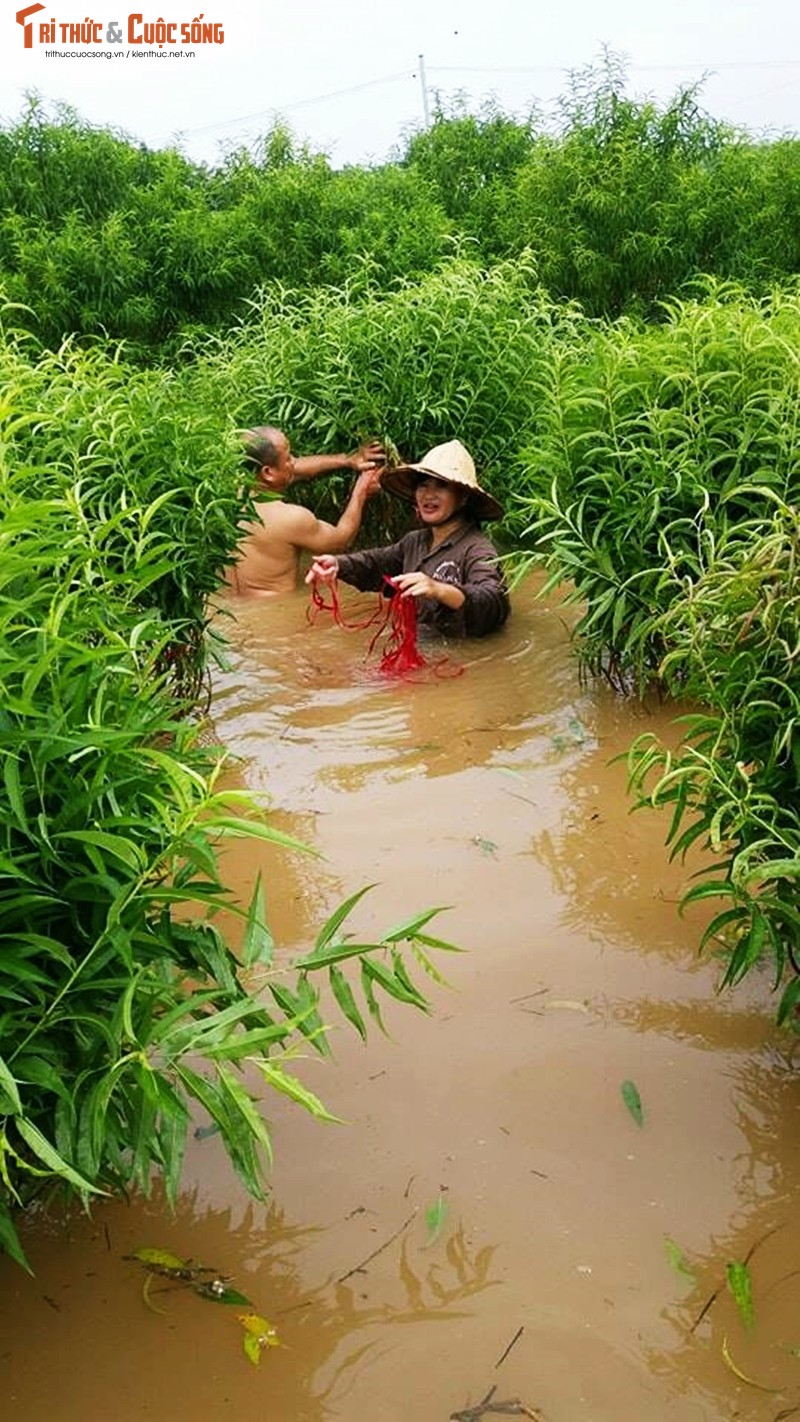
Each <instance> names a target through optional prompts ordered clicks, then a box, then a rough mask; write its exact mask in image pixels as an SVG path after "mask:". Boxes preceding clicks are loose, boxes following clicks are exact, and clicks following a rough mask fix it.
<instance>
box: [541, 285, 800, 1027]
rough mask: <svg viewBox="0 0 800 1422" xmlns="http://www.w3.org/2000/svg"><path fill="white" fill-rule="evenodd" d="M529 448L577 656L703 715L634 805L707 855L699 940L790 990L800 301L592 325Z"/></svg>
mask: <svg viewBox="0 0 800 1422" xmlns="http://www.w3.org/2000/svg"><path fill="white" fill-rule="evenodd" d="M562 356H563V359H562V360H561V362H560V364H559V366H558V368H557V369H556V368H555V367H554V368H553V372H552V373H553V382H552V385H551V388H550V391H549V398H548V399H547V401H546V405H547V410H548V415H547V418H546V422H544V423H540V426H539V430H538V432H537V436H536V442H535V444H532V445H531V448H530V450H529V468H530V471H531V477H532V478H535V477H536V472H537V470H538V471H539V476H540V479H541V480H542V481H543V480H544V478H545V477H546V475H547V474H549V475H550V476H552V483H551V486H550V489H549V492H547V493H538V494H532V495H531V496H530V499H529V510H530V513H531V516H532V518H533V519H534V520H535V524H534V526H533V527H532V529H531V532H532V534H534V535H535V536H536V537H537V538H538V549H539V552H538V553H537V555H536V556H537V557H538V556H541V555H543V556H544V557H545V559H546V561H547V562H548V563H549V566H550V569H551V580H550V581H551V584H555V583H559V582H561V581H562V580H563V579H565V578H566V579H569V580H570V582H571V586H572V597H573V598H574V599H575V600H577V601H579V602H580V604H581V606H582V609H583V610H582V614H581V616H580V618H579V620H578V623H577V626H576V636H577V639H578V651H579V656H580V658H581V660H582V662H583V665H584V666H585V667H586V668H587V669H588V670H590V671H592V672H593V673H603V674H605V675H606V676H608V677H609V679H610V680H611V681H612V683H613V684H614V685H615V686H617V687H618V688H619V689H621V690H633V691H636V692H639V693H641V692H643V691H644V690H645V689H646V688H647V687H648V685H650V684H652V683H653V682H658V684H659V685H660V687H661V689H662V691H667V692H669V693H670V694H671V695H672V696H673V697H674V698H675V699H681V698H683V699H685V700H688V701H689V702H692V703H694V704H699V705H701V706H703V707H704V708H705V710H704V712H703V714H701V715H698V716H697V717H694V718H690V719H689V720H688V723H687V730H686V740H685V744H684V746H683V748H682V749H681V750H680V751H679V752H674V753H670V752H668V751H666V750H665V749H663V748H661V747H659V746H657V745H654V744H652V743H651V742H650V740H649V739H648V738H645V739H644V740H643V741H642V742H640V743H637V745H636V746H635V747H633V748H632V750H631V755H630V768H631V778H632V783H633V785H634V786H635V787H636V789H637V791H638V793H639V795H640V797H641V799H642V801H643V802H647V801H652V802H653V803H668V804H671V805H672V806H673V809H674V814H673V820H672V826H671V830H670V842H671V844H672V846H673V850H674V852H675V853H677V854H685V853H686V851H687V850H688V849H689V848H690V847H691V846H693V845H695V844H697V843H700V844H702V845H704V846H705V847H707V848H710V849H711V851H712V852H713V854H714V856H715V862H714V863H713V864H711V866H710V867H709V868H706V869H704V870H703V871H702V873H701V875H700V879H699V882H698V883H697V884H696V885H695V886H694V887H693V888H692V889H691V890H690V891H689V892H688V894H687V896H686V900H687V902H690V901H692V900H695V899H699V898H715V897H721V898H723V900H724V901H725V907H724V908H723V910H722V911H721V913H720V914H718V915H717V916H716V917H715V918H714V919H713V920H712V922H711V924H710V926H709V928H708V930H707V933H706V935H705V940H704V941H708V940H713V941H714V942H715V943H716V944H717V945H718V946H721V947H722V949H723V951H724V952H726V953H727V955H728V966H727V969H726V974H725V978H726V981H729V982H732V981H736V980H737V979H738V978H739V977H741V975H742V973H743V972H745V971H746V970H747V969H748V968H749V967H751V966H753V964H754V963H756V962H758V961H759V960H760V959H761V958H762V957H763V956H765V955H767V954H769V955H770V956H771V957H772V958H773V960H774V966H775V982H776V985H780V986H781V987H782V989H783V992H782V998H781V1006H780V1009H779V1013H780V1016H781V1019H782V1020H791V1022H792V1025H794V1023H795V1018H794V1017H793V1016H792V1017H791V1018H790V1013H791V1010H792V1009H793V1008H794V1005H795V1003H796V1001H797V999H798V997H799V996H800V978H798V976H797V974H798V973H800V905H798V894H797V889H798V879H800V729H799V728H800V721H799V720H798V711H800V698H799V697H798V658H799V657H800V586H799V579H798V528H799V526H800V525H799V515H798V505H800V423H799V419H800V417H799V416H798V411H799V410H800V296H798V294H797V293H796V292H793V293H790V292H788V291H787V292H784V293H782V294H779V293H775V294H774V295H773V296H772V297H771V298H769V299H765V300H764V301H762V302H758V301H756V300H754V299H753V298H749V297H747V296H745V295H744V293H742V292H741V291H739V290H737V289H732V288H723V289H721V290H716V291H713V290H712V291H709V292H708V293H706V295H705V297H704V299H702V300H696V301H687V302H683V303H681V302H678V301H675V302H673V303H671V305H670V307H669V310H668V319H667V320H666V321H665V322H664V323H663V324H662V325H660V326H652V327H649V328H646V327H637V326H635V325H634V324H632V323H631V322H621V323H618V324H616V325H615V326H603V327H594V328H587V332H586V339H585V341H584V342H583V343H582V344H578V345H576V346H573V348H572V349H570V350H564V351H563V352H562Z"/></svg>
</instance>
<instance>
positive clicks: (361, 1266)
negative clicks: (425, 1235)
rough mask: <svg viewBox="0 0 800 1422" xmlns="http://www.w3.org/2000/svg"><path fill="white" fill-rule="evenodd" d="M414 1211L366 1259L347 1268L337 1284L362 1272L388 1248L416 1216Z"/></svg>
mask: <svg viewBox="0 0 800 1422" xmlns="http://www.w3.org/2000/svg"><path fill="white" fill-rule="evenodd" d="M416 1213H417V1212H416V1210H412V1212H411V1214H410V1215H409V1217H408V1219H407V1220H404V1221H403V1223H402V1224H401V1226H400V1228H399V1229H396V1230H395V1232H394V1234H392V1235H390V1236H389V1238H388V1239H386V1240H384V1242H383V1244H379V1245H378V1248H377V1249H373V1251H372V1253H371V1254H368V1255H367V1257H366V1259H362V1261H361V1263H360V1264H354V1265H353V1268H352V1269H348V1271H347V1273H346V1274H342V1275H341V1276H340V1278H338V1279H337V1280H336V1282H337V1284H343V1283H344V1282H345V1280H346V1279H352V1277H353V1275H354V1274H363V1272H364V1270H365V1269H366V1267H367V1265H368V1264H371V1263H372V1261H373V1259H377V1257H378V1255H379V1254H382V1253H383V1251H384V1249H388V1248H389V1245H390V1244H394V1242H395V1240H396V1239H399V1238H400V1235H401V1234H402V1233H403V1231H404V1230H407V1229H408V1226H409V1225H410V1224H411V1221H412V1220H413V1219H414V1218H415V1217H416Z"/></svg>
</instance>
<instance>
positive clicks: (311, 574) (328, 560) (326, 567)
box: [306, 553, 339, 587]
mask: <svg viewBox="0 0 800 1422" xmlns="http://www.w3.org/2000/svg"><path fill="white" fill-rule="evenodd" d="M338 576H339V559H338V558H336V557H335V556H334V554H333V553H320V554H319V556H318V557H316V558H315V559H314V560H313V562H312V564H311V567H310V568H309V570H308V572H307V573H306V582H307V583H308V584H309V586H311V587H313V585H314V583H335V582H336V579H337V578H338Z"/></svg>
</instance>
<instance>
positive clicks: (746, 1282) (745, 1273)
mask: <svg viewBox="0 0 800 1422" xmlns="http://www.w3.org/2000/svg"><path fill="white" fill-rule="evenodd" d="M725 1277H726V1279H727V1283H728V1288H729V1289H730V1292H731V1294H732V1296H733V1299H734V1302H735V1304H736V1307H737V1308H738V1310H739V1315H740V1317H741V1320H742V1323H743V1324H744V1326H745V1328H747V1329H751V1328H752V1327H753V1324H754V1323H755V1309H754V1306H753V1285H752V1280H751V1278H750V1270H749V1268H748V1266H747V1265H746V1264H740V1263H738V1262H737V1261H735V1260H734V1261H732V1262H731V1263H730V1264H728V1265H727V1267H726V1269H725Z"/></svg>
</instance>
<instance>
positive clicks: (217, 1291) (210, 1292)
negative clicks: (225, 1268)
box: [194, 1279, 250, 1304]
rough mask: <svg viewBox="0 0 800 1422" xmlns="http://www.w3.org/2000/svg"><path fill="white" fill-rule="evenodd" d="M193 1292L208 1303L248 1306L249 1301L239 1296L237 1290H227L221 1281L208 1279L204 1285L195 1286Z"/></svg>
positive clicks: (243, 1296)
mask: <svg viewBox="0 0 800 1422" xmlns="http://www.w3.org/2000/svg"><path fill="white" fill-rule="evenodd" d="M194 1291H195V1293H196V1294H198V1295H199V1297H200V1298H201V1299H208V1302H209V1303H221V1304H249V1303H250V1299H249V1298H247V1296H246V1295H245V1294H240V1293H239V1290H238V1289H229V1288H228V1286H227V1285H226V1284H225V1283H223V1281H222V1279H209V1280H208V1282H207V1283H205V1284H195V1285H194Z"/></svg>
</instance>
